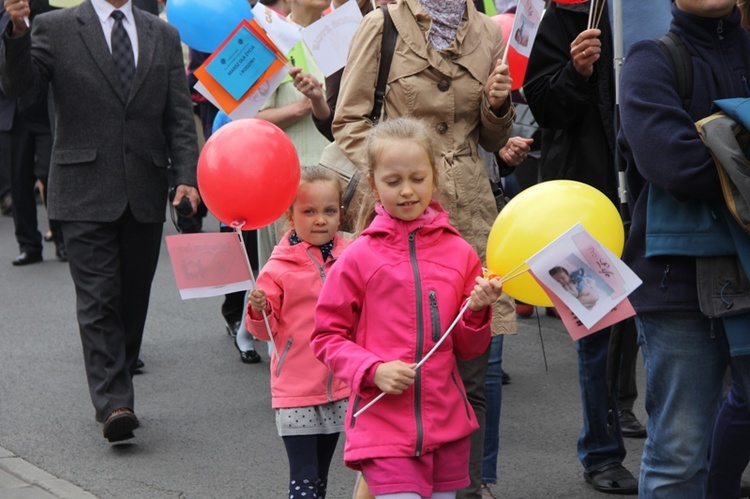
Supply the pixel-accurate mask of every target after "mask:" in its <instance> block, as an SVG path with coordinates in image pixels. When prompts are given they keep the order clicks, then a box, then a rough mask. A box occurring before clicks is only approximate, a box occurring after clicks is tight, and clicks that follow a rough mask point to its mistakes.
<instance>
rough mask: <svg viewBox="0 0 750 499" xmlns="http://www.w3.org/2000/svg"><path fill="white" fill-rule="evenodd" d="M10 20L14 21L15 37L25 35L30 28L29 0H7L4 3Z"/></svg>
mask: <svg viewBox="0 0 750 499" xmlns="http://www.w3.org/2000/svg"><path fill="white" fill-rule="evenodd" d="M3 5H4V6H5V10H6V12H8V17H9V18H10V22H11V23H13V37H14V38H15V37H18V36H23V35H25V34H26V32H27V31H28V30H29V26H28V24H27V23H28V20H29V16H30V15H31V9H30V8H29V0H5V2H4V3H3Z"/></svg>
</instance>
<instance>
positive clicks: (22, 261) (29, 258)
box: [13, 251, 42, 267]
mask: <svg viewBox="0 0 750 499" xmlns="http://www.w3.org/2000/svg"><path fill="white" fill-rule="evenodd" d="M41 261H42V254H41V253H27V252H26V251H24V252H23V253H21V254H20V255H18V256H17V257H16V259H15V260H13V265H15V266H16V267H20V266H21V265H31V264H32V263H38V262H41Z"/></svg>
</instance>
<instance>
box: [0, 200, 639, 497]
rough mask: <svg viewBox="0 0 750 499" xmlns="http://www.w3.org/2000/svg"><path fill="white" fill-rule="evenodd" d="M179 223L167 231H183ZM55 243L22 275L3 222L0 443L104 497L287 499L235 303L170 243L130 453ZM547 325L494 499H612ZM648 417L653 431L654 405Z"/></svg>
mask: <svg viewBox="0 0 750 499" xmlns="http://www.w3.org/2000/svg"><path fill="white" fill-rule="evenodd" d="M40 214H42V215H44V211H43V210H40ZM41 225H42V227H43V229H45V230H46V222H44V221H43V222H42V224H41ZM170 225H171V224H168V225H165V233H166V234H170V233H174V228H172V227H170ZM217 227H218V224H217V223H216V222H215V221H208V222H207V223H206V228H208V229H214V228H217ZM45 246H46V248H45V249H46V251H45V255H44V256H45V258H46V260H45V261H44V262H43V263H41V264H35V265H31V266H28V267H20V268H19V267H13V266H12V265H11V260H12V259H13V258H14V257H15V256H16V255H17V253H18V250H17V246H16V244H15V238H14V236H13V223H12V220H11V219H10V218H9V217H0V255H2V258H1V259H0V345H2V348H0V446H1V447H5V448H6V449H8V450H9V451H11V452H12V453H14V454H16V455H17V456H19V457H21V458H23V459H25V460H27V461H29V462H30V463H32V464H34V465H36V466H38V467H39V468H41V469H43V470H45V471H47V472H49V473H51V474H52V475H54V476H57V477H60V478H62V479H64V480H67V481H69V482H72V483H73V484H75V485H77V486H79V487H81V488H83V489H85V490H87V491H89V492H91V493H92V494H94V495H95V496H97V497H101V498H148V499H162V498H164V499H167V498H169V499H172V498H239V497H243V498H262V499H265V498H280V497H284V495H285V492H286V486H287V464H286V455H285V451H284V447H283V444H282V441H281V439H280V438H279V437H278V436H277V435H276V430H275V424H274V415H273V411H272V410H271V404H270V394H269V373H268V356H267V353H266V352H265V348H264V345H259V347H260V348H259V350H260V351H262V354H263V363H261V364H256V365H245V364H242V363H241V362H240V360H239V356H238V354H237V351H236V350H235V348H234V346H233V342H232V340H231V338H230V337H229V336H227V335H226V333H225V331H224V323H223V320H222V317H221V315H220V313H219V308H220V305H221V299H219V298H210V299H198V300H189V301H181V300H180V297H179V293H178V291H177V288H176V285H175V282H174V276H173V274H172V269H171V267H170V263H169V259H168V255H167V252H166V246H165V245H163V246H162V255H161V261H160V263H159V268H158V271H157V274H156V278H155V281H154V285H153V292H152V296H151V308H150V314H149V319H148V323H147V326H146V334H145V339H144V342H143V349H142V355H141V357H142V359H143V360H144V361H145V363H146V368H145V370H144V374H142V375H140V376H138V377H137V378H136V380H135V383H136V408H135V409H136V413H137V414H138V416H139V418H140V420H141V428H140V429H138V430H137V436H136V438H135V439H134V440H132V441H131V442H132V443H129V444H125V445H116V446H113V445H110V444H108V443H107V442H106V440H104V438H103V437H102V435H101V425H100V424H98V423H96V422H95V421H94V411H93V408H92V406H91V402H90V399H89V395H88V390H87V387H86V382H85V376H84V369H83V362H82V354H81V346H80V340H79V337H78V329H77V325H76V321H75V294H74V290H73V284H72V282H71V279H70V274H69V272H68V268H67V265H66V264H63V263H59V262H57V261H56V260H55V259H54V246H53V245H52V244H51V243H46V245H45ZM539 324H540V326H538V323H537V319H536V317H533V318H530V319H521V320H520V323H519V334H518V335H515V336H513V337H508V338H506V341H505V353H504V367H505V370H506V371H507V372H508V373H509V374H510V375H511V376H512V383H511V384H510V385H508V386H506V387H504V393H503V411H502V420H501V451H500V459H499V463H498V476H499V483H498V484H497V485H496V486H495V487H494V488H493V490H494V491H495V493H496V495H497V496H498V497H503V498H542V497H544V498H549V497H553V498H578V499H586V498H594V497H597V498H602V494H600V493H597V492H594V491H593V490H592V489H591V488H590V487H589V486H588V485H586V484H585V483H584V481H583V478H582V472H583V469H582V467H581V465H580V463H579V462H578V460H577V458H576V438H577V435H578V432H579V430H580V426H581V407H580V396H579V389H578V379H577V368H576V354H575V350H574V346H573V343H572V341H571V340H570V337H569V336H568V335H567V333H566V332H565V331H564V330H563V328H562V325H561V323H560V321H558V320H556V319H552V318H549V317H546V316H544V314H542V317H541V320H540V322H539ZM540 333H541V337H542V338H543V340H544V347H545V350H546V356H547V366H548V367H547V370H545V362H544V358H543V355H542V346H541V341H540ZM642 379H643V377H642V375H640V373H639V381H640V382H641V385H642ZM636 414H637V415H638V416H639V418H641V420H642V421H645V414H644V410H643V401H642V399H639V400H638V401H637V403H636ZM342 444H343V438H342V441H341V442H340V443H339V451H338V452H337V455H336V456H335V457H334V464H333V466H332V470H331V475H330V482H329V495H328V497H330V498H332V499H339V498H341V499H348V498H349V497H351V490H352V486H353V484H354V474H353V472H351V471H350V470H347V469H346V468H344V466H343V464H342V457H341V448H342V446H343V445H342ZM626 445H627V449H628V456H627V459H626V461H625V465H626V466H627V467H628V468H629V469H630V470H631V471H632V472H633V473H634V474H635V475H636V476H637V474H638V465H639V461H640V455H641V451H642V446H643V440H630V439H626ZM604 497H607V496H604Z"/></svg>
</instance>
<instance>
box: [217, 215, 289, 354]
mask: <svg viewBox="0 0 750 499" xmlns="http://www.w3.org/2000/svg"><path fill="white" fill-rule="evenodd" d="M229 225H230V226H231V227H232V228H233V229H234V232H235V234H237V237H239V239H240V246H241V247H242V252H243V253H244V254H245V261H246V262H247V268H248V270H250V279H251V280H252V281H253V289H257V288H258V285H257V284H256V282H255V275H254V274H253V266H252V265H250V256H249V255H248V254H247V248H246V247H245V238H244V237H243V235H242V226H243V225H245V222H244V221H242V222H232V223H231V224H229ZM262 313H263V322H264V323H265V324H266V330H267V331H268V337H269V338H270V340H271V341H270V343H271V355H276V356H277V357H278V355H277V350H276V345H275V343H274V340H273V333H271V324H270V323H269V322H268V315H266V311H265V310H263V312H262ZM243 317H244V313H243Z"/></svg>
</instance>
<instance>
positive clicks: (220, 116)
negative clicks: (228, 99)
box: [211, 109, 232, 133]
mask: <svg viewBox="0 0 750 499" xmlns="http://www.w3.org/2000/svg"><path fill="white" fill-rule="evenodd" d="M230 121H232V118H230V117H229V116H228V115H227V113H225V112H224V111H222V110H221V109H219V112H218V113H216V117H215V118H214V124H213V127H212V128H211V133H216V130H218V129H219V128H221V127H223V126H224V125H226V124H227V123H229V122H230Z"/></svg>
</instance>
